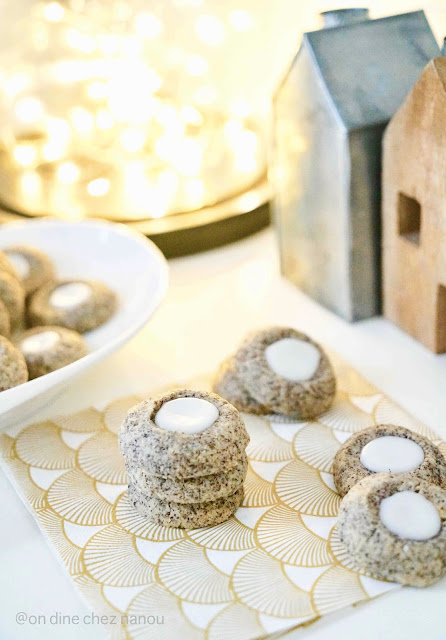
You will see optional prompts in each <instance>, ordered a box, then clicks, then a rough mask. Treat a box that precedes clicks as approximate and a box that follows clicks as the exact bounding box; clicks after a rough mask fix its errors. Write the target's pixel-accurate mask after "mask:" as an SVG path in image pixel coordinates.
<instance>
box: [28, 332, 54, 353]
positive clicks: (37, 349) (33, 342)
mask: <svg viewBox="0 0 446 640" xmlns="http://www.w3.org/2000/svg"><path fill="white" fill-rule="evenodd" d="M59 340H60V337H59V334H58V333H56V331H42V332H41V333H35V334H34V335H32V336H28V337H27V338H24V339H23V340H22V341H21V343H20V349H21V350H22V351H23V353H30V354H31V353H42V352H44V351H48V350H49V349H52V348H53V347H54V346H55V345H56V344H57V343H58V342H59Z"/></svg>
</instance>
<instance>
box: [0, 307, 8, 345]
mask: <svg viewBox="0 0 446 640" xmlns="http://www.w3.org/2000/svg"><path fill="white" fill-rule="evenodd" d="M10 332H11V322H10V320H9V313H8V309H7V308H6V306H5V304H4V303H3V302H2V301H1V300H0V336H5V338H8V336H9V334H10Z"/></svg>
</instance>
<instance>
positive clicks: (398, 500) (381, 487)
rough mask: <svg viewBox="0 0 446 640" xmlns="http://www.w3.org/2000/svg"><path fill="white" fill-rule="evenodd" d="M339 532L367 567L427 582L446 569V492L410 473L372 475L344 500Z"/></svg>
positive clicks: (386, 576)
mask: <svg viewBox="0 0 446 640" xmlns="http://www.w3.org/2000/svg"><path fill="white" fill-rule="evenodd" d="M338 533H339V538H340V540H341V542H342V543H343V544H344V546H345V548H346V550H347V552H348V554H349V555H350V557H351V559H353V560H354V562H355V563H356V564H357V566H358V567H359V568H360V569H362V570H363V571H366V572H369V573H371V574H372V575H373V576H374V577H375V578H379V579H381V580H390V581H392V582H400V583H401V584H405V585H411V586H415V587H425V586H427V585H429V584H432V583H433V582H436V581H437V580H439V579H440V578H441V577H442V576H443V575H444V574H445V573H446V491H445V490H444V489H442V488H441V487H439V486H438V485H435V484H430V483H428V482H426V481H424V480H420V479H419V478H415V477H413V476H409V475H393V474H390V473H377V474H375V475H373V476H368V477H367V478H364V479H363V480H361V482H359V483H358V484H356V485H355V486H354V487H353V488H352V489H351V490H350V491H349V493H348V494H347V495H346V496H345V497H344V499H343V500H342V503H341V507H340V510H339V518H338Z"/></svg>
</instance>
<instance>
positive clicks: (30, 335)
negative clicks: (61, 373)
mask: <svg viewBox="0 0 446 640" xmlns="http://www.w3.org/2000/svg"><path fill="white" fill-rule="evenodd" d="M17 346H18V348H19V349H20V351H21V352H22V353H23V356H24V358H25V360H26V364H27V367H28V372H29V377H30V380H32V379H34V378H39V377H40V376H43V375H45V374H46V373H50V372H51V371H55V370H56V369H60V368H61V367H65V366H66V365H67V364H70V363H71V362H75V360H79V358H82V357H83V356H85V355H87V352H88V349H87V344H86V342H85V340H84V339H83V337H82V336H81V335H80V334H79V333H76V331H72V330H71V329H65V327H56V326H49V327H35V328H34V329H29V330H28V331H25V332H24V333H23V334H22V335H21V336H20V340H19V341H18V343H17Z"/></svg>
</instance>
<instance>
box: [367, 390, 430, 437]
mask: <svg viewBox="0 0 446 640" xmlns="http://www.w3.org/2000/svg"><path fill="white" fill-rule="evenodd" d="M375 418H376V423H377V424H381V423H390V424H397V425H400V426H401V427H406V428H407V429H412V431H415V432H416V433H419V434H421V435H422V436H425V437H426V438H429V439H430V440H436V439H438V436H437V434H436V433H435V432H434V431H432V429H429V427H427V426H426V425H425V424H423V423H422V422H421V421H420V420H417V419H416V418H414V417H413V416H411V415H410V414H409V413H407V411H404V409H402V408H401V407H399V406H398V405H396V404H394V403H393V402H391V401H390V400H389V399H388V398H383V399H382V400H381V401H380V402H379V403H378V405H377V407H376V409H375Z"/></svg>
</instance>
